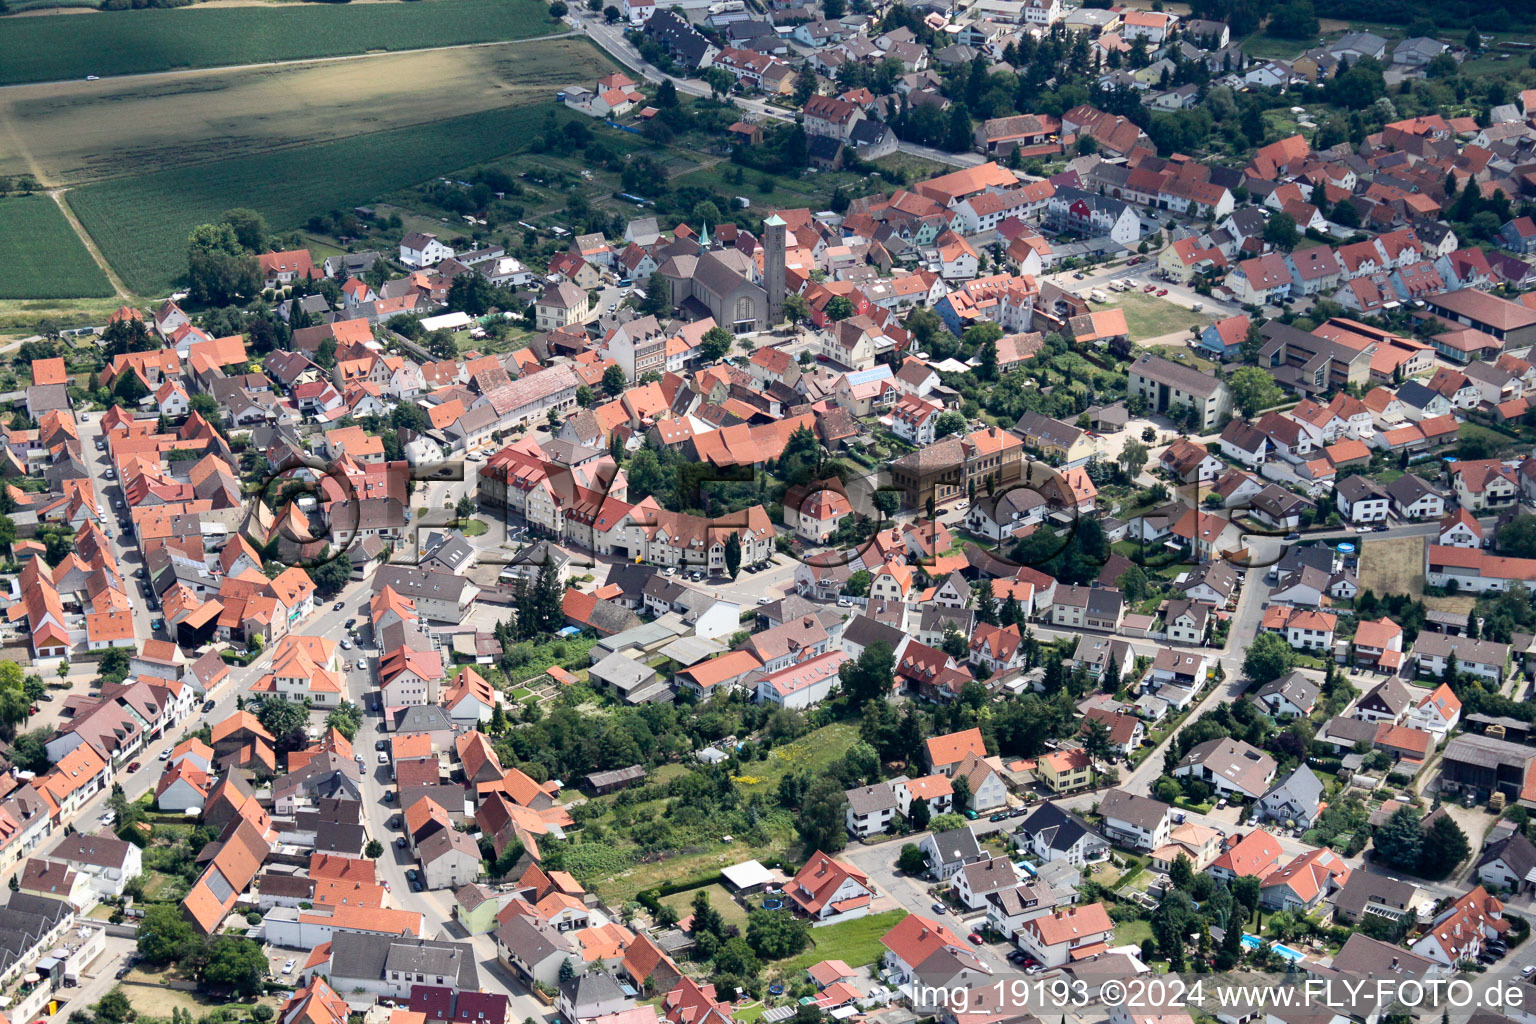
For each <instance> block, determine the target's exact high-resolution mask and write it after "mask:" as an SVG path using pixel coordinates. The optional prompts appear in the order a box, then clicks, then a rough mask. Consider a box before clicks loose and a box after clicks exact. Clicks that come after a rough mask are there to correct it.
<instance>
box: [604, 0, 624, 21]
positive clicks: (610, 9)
mask: <svg viewBox="0 0 1536 1024" xmlns="http://www.w3.org/2000/svg"><path fill="white" fill-rule="evenodd" d="M621 17H623V14H622V13H621V12H620V11H619V9H618V8H617V7H615V6H613V4H609V5H608V6H607V7H604V8H603V21H604V23H606V24H609V25H613V24H616V23H617V22H618V20H619V19H620V18H621Z"/></svg>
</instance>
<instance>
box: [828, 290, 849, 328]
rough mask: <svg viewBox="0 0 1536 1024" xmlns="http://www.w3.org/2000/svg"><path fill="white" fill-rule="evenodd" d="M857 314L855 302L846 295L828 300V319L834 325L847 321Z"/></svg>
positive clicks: (835, 296)
mask: <svg viewBox="0 0 1536 1024" xmlns="http://www.w3.org/2000/svg"><path fill="white" fill-rule="evenodd" d="M855 312H857V311H856V310H855V309H854V308H853V300H851V299H849V298H848V296H846V295H834V296H832V298H830V299H829V300H827V310H826V313H827V319H828V320H829V321H831V322H833V323H837V322H838V321H841V320H847V319H848V318H849V317H851V316H853V314H854V313H855Z"/></svg>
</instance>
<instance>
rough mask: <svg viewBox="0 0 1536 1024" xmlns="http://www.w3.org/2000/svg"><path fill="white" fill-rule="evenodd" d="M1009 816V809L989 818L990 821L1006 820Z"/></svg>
mask: <svg viewBox="0 0 1536 1024" xmlns="http://www.w3.org/2000/svg"><path fill="white" fill-rule="evenodd" d="M1007 817H1008V812H1007V811H1002V812H1000V813H998V814H994V815H992V817H990V818H988V819H987V820H988V821H1004V820H1006V819H1007Z"/></svg>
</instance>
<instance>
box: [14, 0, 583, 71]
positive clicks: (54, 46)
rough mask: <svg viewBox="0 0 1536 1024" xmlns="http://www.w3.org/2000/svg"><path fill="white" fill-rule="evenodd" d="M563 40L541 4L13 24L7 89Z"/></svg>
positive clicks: (381, 6)
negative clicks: (548, 37) (539, 38)
mask: <svg viewBox="0 0 1536 1024" xmlns="http://www.w3.org/2000/svg"><path fill="white" fill-rule="evenodd" d="M555 31H558V27H557V24H556V22H554V20H553V19H551V18H550V16H549V13H548V8H547V7H546V5H545V4H542V3H539V2H538V0H418V2H414V3H370V4H359V5H343V4H293V5H281V6H278V5H267V4H257V5H253V6H249V7H186V8H177V9H155V10H138V11H113V12H102V13H96V14H78V15H70V16H46V17H20V18H7V19H5V33H4V34H5V39H6V55H5V57H6V59H5V61H4V62H3V63H0V85H12V84H16V83H20V82H52V81H57V80H62V79H76V78H84V77H85V76H86V75H103V76H106V75H127V74H143V73H145V72H150V71H167V70H170V69H173V68H208V67H219V66H224V65H230V64H255V63H262V62H266V61H279V60H298V59H304V58H313V57H334V56H338V55H341V54H353V53H366V52H368V51H370V50H402V49H420V48H422V47H429V46H452V45H456V44H462V43H485V42H494V41H497V40H504V39H525V38H527V37H529V36H535V35H543V34H547V33H550V32H555ZM428 91H434V92H435V91H436V90H428Z"/></svg>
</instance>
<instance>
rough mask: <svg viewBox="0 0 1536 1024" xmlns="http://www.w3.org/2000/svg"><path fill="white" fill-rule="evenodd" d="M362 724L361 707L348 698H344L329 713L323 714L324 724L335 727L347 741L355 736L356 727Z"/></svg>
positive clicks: (331, 727)
mask: <svg viewBox="0 0 1536 1024" xmlns="http://www.w3.org/2000/svg"><path fill="white" fill-rule="evenodd" d="M362 724H363V709H362V708H360V707H358V706H357V705H356V704H353V703H352V702H351V701H349V700H344V701H342V702H341V704H339V705H338V706H337V707H336V708H335V709H334V710H333V711H331V713H330V714H329V715H326V716H325V725H326V728H328V729H335V730H336V731H337V732H339V733H341V734H342V735H343V736H345V737H346V738H347V739H348V740H349V741H350V740H352V739H353V738H354V737H356V736H357V730H358V727H359V726H361V725H362Z"/></svg>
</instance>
